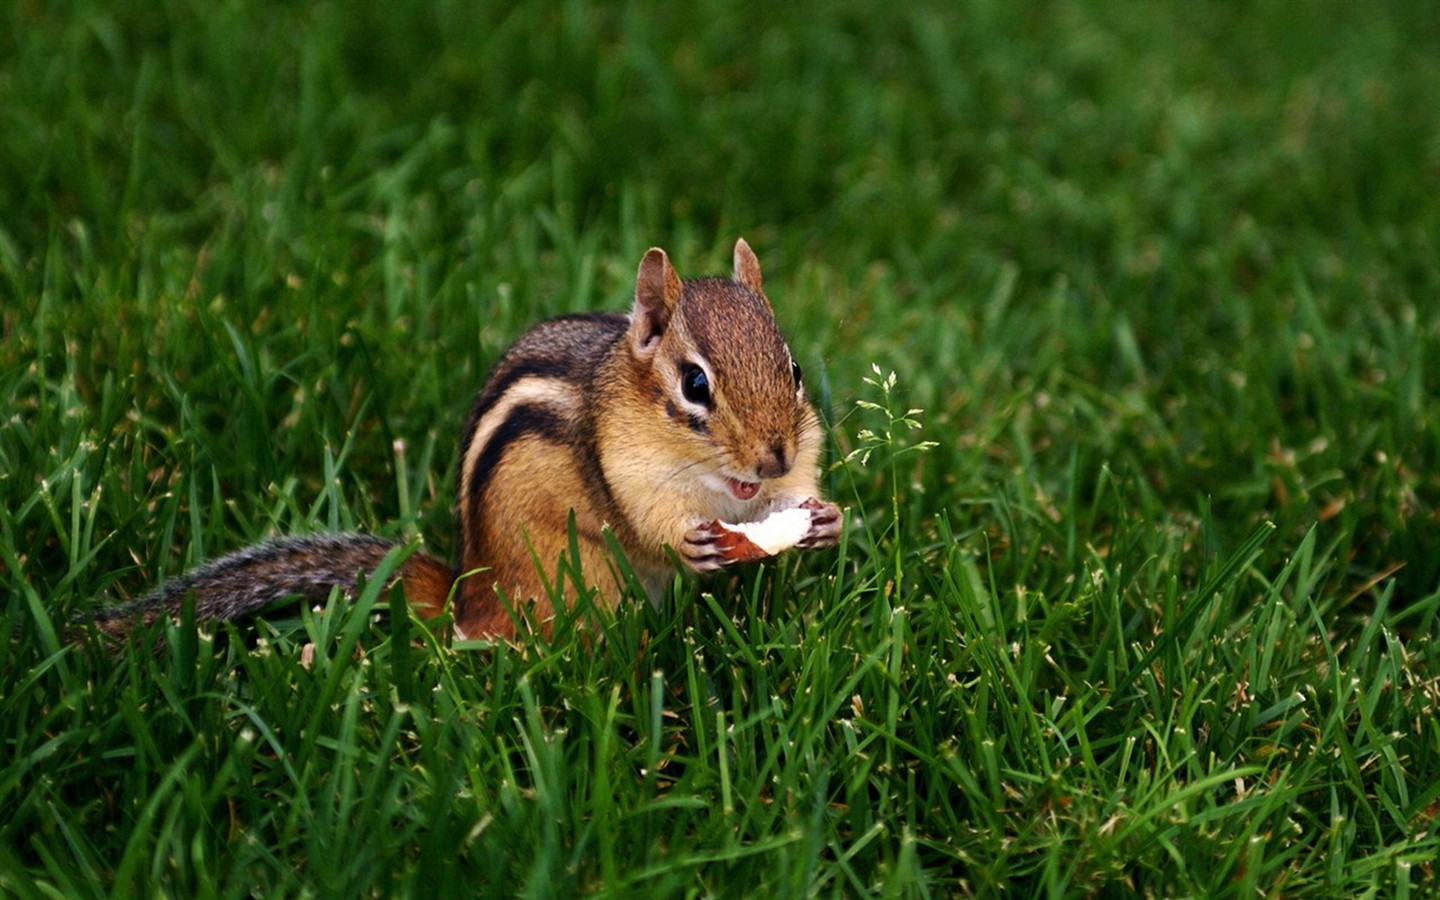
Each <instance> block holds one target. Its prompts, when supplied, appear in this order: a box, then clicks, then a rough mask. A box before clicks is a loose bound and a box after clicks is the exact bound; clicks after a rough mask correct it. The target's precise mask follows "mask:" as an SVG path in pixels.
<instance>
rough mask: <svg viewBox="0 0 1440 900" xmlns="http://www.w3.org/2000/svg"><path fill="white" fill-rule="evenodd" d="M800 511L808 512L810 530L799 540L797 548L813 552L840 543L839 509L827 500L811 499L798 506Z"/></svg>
mask: <svg viewBox="0 0 1440 900" xmlns="http://www.w3.org/2000/svg"><path fill="white" fill-rule="evenodd" d="M800 508H801V509H808V510H810V530H809V531H807V532H806V533H805V536H804V537H803V538H801V539H800V543H799V544H797V545H796V546H797V547H800V548H801V549H802V550H814V549H817V548H819V547H833V546H835V545H836V544H837V543H839V542H840V526H841V521H840V507H839V506H837V505H835V504H834V503H831V502H830V501H828V500H821V499H819V498H818V497H811V498H810V499H808V500H806V501H805V502H804V503H801V504H800Z"/></svg>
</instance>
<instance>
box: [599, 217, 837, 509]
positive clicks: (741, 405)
mask: <svg viewBox="0 0 1440 900" xmlns="http://www.w3.org/2000/svg"><path fill="white" fill-rule="evenodd" d="M734 262H735V272H734V277H733V278H723V277H711V278H695V279H691V280H688V281H684V282H682V281H681V280H680V277H679V276H678V275H677V274H676V273H675V269H674V268H673V267H672V266H671V265H670V259H669V257H667V256H666V255H665V251H664V250H661V249H660V248H658V247H655V248H652V249H651V250H650V251H649V252H647V253H646V254H645V258H644V259H643V260H641V261H640V272H639V275H638V277H637V279H636V284H635V309H634V311H633V312H632V313H631V317H630V330H629V335H628V340H629V341H630V348H631V352H632V354H633V356H634V358H635V360H636V362H637V363H638V364H639V365H640V367H641V368H642V369H644V370H646V374H647V377H646V381H647V383H648V388H649V392H650V395H651V399H653V400H654V404H655V412H656V414H657V415H658V416H662V417H664V419H666V420H668V422H669V424H670V426H671V428H670V433H671V434H672V436H673V441H674V443H675V445H676V446H675V449H676V450H677V453H678V455H683V456H688V457H689V458H691V459H693V460H694V465H695V473H696V474H697V475H699V476H700V477H701V478H702V480H705V481H708V482H709V483H711V484H712V486H714V487H715V488H716V490H717V491H722V492H728V493H729V494H730V495H731V496H733V497H734V498H735V500H738V501H742V502H743V501H748V500H750V499H751V498H753V497H755V496H756V495H757V494H758V493H759V492H760V489H761V486H762V484H763V482H764V481H765V480H767V479H774V478H780V477H782V476H784V475H786V474H787V473H789V472H790V470H791V469H792V468H793V467H794V466H795V465H796V461H797V458H798V457H799V456H800V454H801V453H802V452H807V453H810V454H813V453H814V445H815V443H816V441H817V438H816V431H817V420H816V417H815V412H814V410H813V409H812V408H811V407H810V404H809V402H808V401H807V400H806V398H805V388H804V384H803V382H802V378H801V371H800V366H799V365H798V364H797V363H796V362H795V360H794V358H793V357H792V356H791V355H790V348H789V347H788V346H787V345H786V343H785V339H784V338H783V337H782V336H781V335H780V329H779V328H778V327H777V326H776V324H775V316H774V313H773V312H772V310H771V308H770V301H769V300H768V299H766V297H765V294H764V292H763V291H762V290H761V279H760V262H759V260H757V259H756V258H755V253H754V251H752V250H751V249H750V245H749V244H747V243H745V241H744V239H743V238H742V239H740V240H738V241H736V242H735V259H734ZM808 462H810V463H811V464H813V459H811V460H808Z"/></svg>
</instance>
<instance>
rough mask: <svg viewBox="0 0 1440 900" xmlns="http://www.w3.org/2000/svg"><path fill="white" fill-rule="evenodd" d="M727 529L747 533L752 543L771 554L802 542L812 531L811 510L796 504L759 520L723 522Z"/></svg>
mask: <svg viewBox="0 0 1440 900" xmlns="http://www.w3.org/2000/svg"><path fill="white" fill-rule="evenodd" d="M720 525H721V527H723V528H724V529H726V530H727V531H736V532H739V533H740V534H743V535H745V537H747V538H748V539H749V540H750V543H752V544H754V545H755V546H757V547H759V548H760V549H761V550H764V551H765V552H766V553H768V554H769V555H771V556H774V555H775V554H777V553H780V552H781V551H784V550H789V549H790V548H791V547H793V546H795V545H796V544H798V543H800V542H801V541H802V540H804V539H805V535H807V534H809V533H810V510H808V509H805V508H803V507H799V506H794V507H791V508H790V509H782V510H777V511H776V512H773V513H771V514H770V515H768V516H766V517H765V518H763V519H761V520H760V521H758V522H741V523H740V524H738V525H732V524H731V523H729V522H721V523H720Z"/></svg>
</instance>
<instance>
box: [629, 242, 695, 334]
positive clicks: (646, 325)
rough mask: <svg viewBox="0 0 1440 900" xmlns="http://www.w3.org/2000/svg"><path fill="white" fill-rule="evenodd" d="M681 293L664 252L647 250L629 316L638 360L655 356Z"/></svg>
mask: <svg viewBox="0 0 1440 900" xmlns="http://www.w3.org/2000/svg"><path fill="white" fill-rule="evenodd" d="M682 290H683V287H682V286H681V284H680V276H679V275H676V274H675V269H674V267H673V266H671V265H670V257H668V256H666V255H665V251H664V250H661V249H660V248H659V247H651V248H650V249H649V250H647V251H646V252H645V258H644V259H642V260H640V271H639V273H638V274H637V275H636V276H635V309H634V310H632V311H631V313H630V346H631V349H633V350H634V352H635V355H636V356H638V357H640V358H642V359H644V358H647V357H649V356H652V355H653V354H654V353H655V348H656V347H658V346H659V345H660V338H661V337H662V336H663V335H664V334H665V329H666V328H668V327H669V326H670V317H671V316H672V315H674V313H675V306H676V304H678V303H679V302H680V292H681V291H682Z"/></svg>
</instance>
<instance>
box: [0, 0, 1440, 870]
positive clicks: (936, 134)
mask: <svg viewBox="0 0 1440 900" xmlns="http://www.w3.org/2000/svg"><path fill="white" fill-rule="evenodd" d="M1437 85H1440V14H1437V12H1436V7H1434V6H1433V5H1431V4H1420V3H1409V2H1393V3H1382V2H1369V3H1364V4H1346V3H1270V4H1226V5H1213V4H1205V5H1198V6H1197V5H1193V4H1183V5H1180V4H1176V5H1169V4H1119V3H1116V4H1105V3H1068V2H1058V3H1051V4H1045V5H1031V4H1018V3H1015V4H1011V3H984V2H982V3H974V4H951V3H936V4H918V3H917V4H909V5H904V6H900V7H887V8H881V7H879V6H875V5H872V4H868V3H842V2H836V3H824V4H797V5H780V6H779V7H778V8H776V9H764V10H762V9H760V8H750V9H746V8H744V7H741V6H739V5H735V4H722V3H701V4H698V5H697V4H688V3H687V4H679V3H677V4H671V5H664V6H655V5H650V4H608V3H606V4H590V3H582V2H569V3H553V4H552V3H546V4H535V5H527V6H521V7H518V8H515V9H508V8H504V7H503V6H501V5H499V4H485V5H480V4H472V3H469V2H453V3H443V2H442V3H438V4H420V3H413V4H412V3H399V4H366V5H359V4H341V3H334V4H289V3H273V4H272V3H208V2H197V0H167V2H163V3H151V2H139V0H136V2H118V3H108V2H107V3H101V2H98V0H95V2H84V0H82V2H76V3H65V4H61V3H43V2H38V0H20V2H14V3H7V4H0V302H3V305H0V396H3V397H5V398H7V399H6V400H5V401H4V402H5V406H4V416H3V420H0V560H3V579H4V581H3V584H4V593H3V596H0V604H3V605H0V628H3V629H4V631H5V633H6V634H7V635H10V636H11V637H10V639H9V640H7V641H6V642H5V643H3V644H0V747H3V753H0V894H5V895H15V896H22V897H31V896H34V897H45V896H67V897H86V896H96V895H126V896H128V895H156V894H162V895H171V896H216V895H223V896H234V895H244V894H259V895H297V894H320V895H340V896H354V895H357V894H366V893H369V894H388V893H424V894H426V895H430V894H436V893H439V894H447V893H449V894H460V895H469V894H473V893H481V894H491V895H502V896H508V895H517V894H519V895H527V896H565V895H568V894H573V893H576V892H599V893H609V894H624V895H630V894H634V893H639V894H642V895H656V896H670V895H707V894H714V895H723V896H735V895H751V896H757V897H759V896H782V895H798V894H821V895H827V896H828V895H844V896H852V895H868V894H876V895H887V896H895V895H902V896H918V895H927V894H928V895H940V896H946V895H954V894H970V893H973V894H982V895H985V894H994V893H997V892H1000V891H1005V890H1009V891H1013V892H1015V893H1017V894H1019V895H1022V896H1025V895H1039V894H1045V895H1049V896H1065V895H1088V894H1097V893H1098V894H1107V895H1113V894H1145V895H1154V896H1176V895H1190V896H1254V895H1265V896H1277V895H1284V896H1358V895H1366V894H1374V895H1383V896H1401V897H1403V896H1407V895H1411V894H1414V895H1417V896H1418V895H1424V894H1430V893H1433V892H1435V891H1436V890H1437V888H1440V875H1437V872H1436V868H1435V863H1434V859H1435V857H1436V855H1437V852H1440V839H1437V837H1436V827H1437V826H1436V818H1437V814H1440V724H1437V723H1440V715H1437V713H1440V709H1437V707H1440V672H1437V667H1440V649H1437V637H1440V626H1437V616H1440V404H1437V403H1436V402H1435V400H1434V398H1435V397H1436V396H1437V393H1440V369H1437V361H1440V238H1437V236H1440V192H1437V191H1436V190H1435V185H1436V184H1437V183H1440V102H1437V100H1440V91H1437V88H1436V86H1437ZM742 234H743V235H744V236H745V237H746V238H747V239H749V241H750V242H751V243H752V244H753V245H754V246H755V248H756V249H757V251H758V252H759V254H760V258H761V261H762V264H763V265H764V267H765V275H766V285H767V289H768V290H769V292H770V294H771V297H772V298H773V299H774V301H775V303H776V306H777V313H778V316H779V318H780V319H781V322H782V325H783V326H784V328H785V329H786V331H787V333H788V334H789V336H790V338H791V341H792V344H793V346H794V349H795V352H796V355H797V357H798V358H799V360H800V361H801V363H802V365H804V367H805V370H806V372H807V376H808V378H809V380H810V383H811V385H812V391H813V392H814V393H815V394H816V399H817V402H819V404H820V405H821V406H822V407H823V409H824V411H825V412H826V415H827V419H828V421H829V423H830V426H831V432H832V441H831V452H830V459H831V461H832V463H833V465H832V466H831V467H830V468H828V469H827V472H826V476H825V482H826V485H827V489H828V490H829V491H830V492H831V493H832V495H833V496H835V497H836V498H837V499H838V500H839V501H840V502H842V503H843V504H844V505H845V506H847V507H848V508H849V510H850V522H851V527H850V528H849V529H848V531H847V537H846V542H845V544H844V545H843V546H842V547H841V549H840V551H839V552H833V551H832V552H818V553H812V554H808V555H807V556H805V558H794V559H790V558H787V559H784V560H783V561H781V562H780V563H779V564H778V565H776V566H773V567H767V568H764V569H754V570H751V571H747V572H745V573H744V574H742V575H741V576H740V577H739V578H738V579H736V580H734V581H710V582H704V583H699V582H695V581H683V582H682V583H680V584H678V585H677V587H676V590H675V591H674V594H673V596H672V598H671V599H670V601H669V602H667V604H666V605H665V606H664V608H663V609H661V610H658V611H656V610H651V609H649V608H648V607H646V606H645V605H644V604H640V603H633V604H627V605H625V606H623V607H622V608H621V610H620V611H619V613H618V615H617V616H615V617H613V618H602V619H601V620H600V621H599V622H597V623H594V624H592V626H590V627H594V628H600V629H603V631H604V633H605V637H604V639H603V640H602V641H600V642H598V643H594V644H587V643H585V642H584V641H582V640H580V639H579V638H577V636H576V632H575V630H574V628H572V627H571V623H569V622H562V623H561V624H560V626H559V627H558V628H557V632H556V634H555V636H554V637H553V639H551V640H550V641H548V642H536V643H533V644H531V645H528V646H525V647H522V648H512V647H506V646H489V645H483V644H464V645H459V646H445V645H444V642H443V641H441V640H440V639H439V638H438V637H436V636H434V635H432V634H431V632H430V631H429V630H428V628H427V626H426V625H425V624H424V623H421V622H419V621H412V620H411V619H410V618H408V617H407V616H406V615H405V614H404V613H403V608H402V607H400V606H399V605H398V604H396V602H395V600H394V598H389V597H384V596H379V595H378V593H377V592H376V591H375V590H374V589H373V588H372V589H371V590H370V591H368V592H367V593H366V594H365V596H364V597H363V598H362V600H361V602H360V603H358V604H355V605H353V606H349V605H344V604H337V605H332V608H329V609H327V610H324V611H321V612H313V611H309V610H305V611H302V612H301V613H299V614H281V615H279V616H276V617H274V618H272V619H271V620H269V621H268V622H263V623H250V624H245V625H241V626H239V627H236V628H229V627H226V628H222V629H219V630H218V633H214V634H212V633H211V632H214V631H215V629H202V630H199V631H197V629H196V627H195V625H194V623H193V622H186V621H181V622H177V623H170V624H168V625H166V626H165V627H163V628H160V629H157V632H156V633H155V634H154V635H153V640H151V639H146V640H143V641H141V642H138V643H137V644H136V645H135V646H133V647H131V648H129V649H127V650H126V651H124V652H121V653H119V654H117V655H111V654H109V653H107V652H106V651H105V650H104V649H102V648H101V647H99V646H97V645H95V644H94V643H93V642H88V643H81V644H79V645H73V644H69V643H67V642H66V630H67V628H68V623H69V622H70V621H71V620H72V618H73V617H74V616H76V615H78V614H81V613H83V612H84V611H85V610H88V609H92V608H93V607H94V605H95V604H97V603H100V602H114V601H120V600H124V599H126V598H130V597H133V596H135V595H137V594H139V593H141V592H143V591H144V590H145V589H147V587H149V586H150V585H153V584H154V583H156V582H157V581H158V580H160V579H161V578H163V577H165V576H167V575H171V574H174V573H176V572H178V571H181V570H182V569H184V568H185V567H187V566H188V565H191V564H193V563H194V562H196V561H198V560H201V559H204V558H208V557H211V556H214V555H216V554H219V553H223V552H226V551H229V550H233V549H236V548H238V547H241V546H244V545H245V544H247V543H250V542H252V541H255V540H258V539H261V538H263V537H265V536H267V535H272V534H286V533H300V532H306V531H315V530H327V529H336V528H356V529H363V530H368V531H374V532H377V533H381V534H385V535H390V536H400V537H419V538H423V539H424V541H425V542H426V544H427V545H428V546H430V547H431V548H432V549H433V551H434V552H437V553H439V554H441V555H448V554H450V552H451V551H452V550H453V534H452V524H451V514H450V504H451V502H452V500H453V496H454V493H453V484H452V475H453V471H454V467H455V459H456V457H455V445H456V442H457V440H458V438H459V432H460V428H461V425H462V422H463V417H464V414H465V412H466V410H467V408H468V406H467V404H468V402H469V399H470V396H471V394H472V392H473V391H474V390H475V389H476V387H477V386H478V384H479V382H480V380H481V379H482V377H483V375H484V372H485V370H486V368H487V367H488V366H489V365H490V364H491V363H492V362H493V361H494V360H495V358H496V357H497V356H498V354H499V353H500V352H501V351H502V350H503V349H504V347H505V346H506V345H507V344H508V343H509V342H510V341H511V340H513V339H514V338H515V337H516V336H517V335H518V334H519V333H520V332H521V331H522V330H523V329H524V328H525V327H526V326H528V325H529V324H531V323H533V322H535V321H538V320H539V319H541V318H544V317H546V316H550V315H553V314H557V313H560V312H564V311H569V310H578V309H597V308H603V309H622V308H624V307H625V305H626V303H627V297H628V295H629V293H630V291H631V290H632V287H633V284H632V279H633V276H634V270H635V266H636V264H637V262H638V260H639V258H640V255H641V254H642V253H643V251H644V249H645V248H646V247H648V246H650V245H652V244H660V245H663V246H665V247H666V248H667V249H668V250H669V251H670V252H671V255H672V257H673V258H674V259H675V261H676V263H677V265H678V266H679V268H680V270H681V271H682V272H683V273H687V274H700V273H702V272H707V271H711V272H713V271H719V270H724V269H725V268H726V261H727V259H728V255H727V251H728V249H729V247H730V245H731V244H732V242H733V240H734V238H735V237H736V236H737V235H742ZM872 367H878V370H877V369H876V368H872ZM892 372H894V373H895V376H896V377H895V381H894V382H893V383H892V382H890V380H889V378H888V376H889V375H890V373H892ZM867 379H868V381H867ZM862 401H863V402H862ZM917 409H918V410H920V411H919V412H911V410H917ZM907 420H908V421H909V422H914V423H916V424H918V425H919V426H921V427H920V428H919V429H918V430H917V429H914V428H912V427H911V425H910V424H908V422H907ZM926 441H931V442H934V446H933V447H928V448H927V447H923V446H922V442H926ZM578 615H579V616H580V617H581V618H582V619H586V618H589V617H590V615H589V613H588V612H586V611H585V610H581V611H580V613H579V614H578ZM306 643H313V645H314V648H315V649H314V659H313V661H311V662H310V663H309V664H308V665H307V664H304V663H302V659H301V648H302V647H303V646H304V645H305V644H306ZM157 647H158V649H155V648H157ZM152 650H154V652H152Z"/></svg>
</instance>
